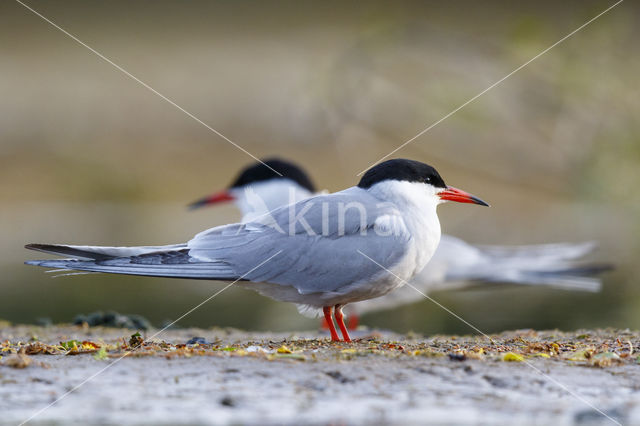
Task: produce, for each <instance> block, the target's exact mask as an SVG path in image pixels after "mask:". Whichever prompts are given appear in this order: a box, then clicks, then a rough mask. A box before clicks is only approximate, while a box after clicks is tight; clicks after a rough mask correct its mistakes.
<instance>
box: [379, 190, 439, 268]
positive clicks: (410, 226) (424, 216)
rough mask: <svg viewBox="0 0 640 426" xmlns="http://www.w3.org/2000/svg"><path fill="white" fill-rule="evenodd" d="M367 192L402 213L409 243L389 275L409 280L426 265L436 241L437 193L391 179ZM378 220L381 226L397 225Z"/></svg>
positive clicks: (437, 221)
mask: <svg viewBox="0 0 640 426" xmlns="http://www.w3.org/2000/svg"><path fill="white" fill-rule="evenodd" d="M369 191H370V192H371V193H372V194H373V195H375V196H376V197H378V198H380V199H381V200H384V201H390V202H392V203H394V204H395V205H396V206H397V207H398V210H399V211H401V212H402V219H403V222H404V223H403V224H402V226H404V227H406V230H407V231H408V233H409V234H410V235H411V244H409V247H408V250H407V255H406V256H405V257H404V259H403V260H402V261H401V262H400V263H399V264H398V265H397V266H396V267H395V268H394V269H395V270H394V271H393V272H394V273H397V274H398V276H400V277H401V278H402V279H404V280H409V279H411V278H413V276H415V275H416V274H417V273H419V272H420V271H422V269H423V268H424V267H425V266H426V265H427V263H428V262H429V260H430V259H431V257H432V256H433V254H434V253H435V251H436V248H437V247H438V244H439V242H440V232H441V231H440V221H439V219H438V214H437V212H436V207H437V205H438V204H439V202H440V200H439V198H438V196H437V195H436V191H437V190H436V189H435V188H434V187H433V186H431V185H426V184H423V183H415V182H406V181H395V180H394V181H385V182H380V183H378V184H375V185H373V186H372V187H371V188H369ZM378 220H379V221H380V226H381V227H393V226H399V225H398V224H394V223H392V222H393V221H391V219H390V218H387V217H385V216H382V217H380V218H379V219H378ZM376 224H378V221H376Z"/></svg>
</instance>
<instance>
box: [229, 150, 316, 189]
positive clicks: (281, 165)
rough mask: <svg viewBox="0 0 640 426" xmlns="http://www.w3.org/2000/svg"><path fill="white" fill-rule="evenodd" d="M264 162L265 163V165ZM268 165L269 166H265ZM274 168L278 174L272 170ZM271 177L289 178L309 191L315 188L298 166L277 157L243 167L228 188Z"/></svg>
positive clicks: (263, 180) (266, 179)
mask: <svg viewBox="0 0 640 426" xmlns="http://www.w3.org/2000/svg"><path fill="white" fill-rule="evenodd" d="M265 164H266V165H265ZM267 166H269V167H267ZM272 169H273V170H276V171H277V172H278V173H280V175H278V174H277V173H276V172H274V171H273V170H272ZM271 179H290V180H292V181H294V182H296V183H297V184H298V185H300V186H302V187H303V188H306V189H307V190H309V191H310V192H315V191H316V189H315V187H314V185H313V183H312V182H311V179H310V178H309V176H307V174H306V173H305V172H304V171H303V170H302V168H300V167H299V166H297V165H295V164H293V163H291V162H289V161H285V160H281V159H278V158H268V159H265V160H263V161H262V162H257V163H255V164H252V165H251V166H247V167H246V168H244V169H243V170H242V171H241V172H240V175H238V177H237V178H236V180H234V181H233V183H232V184H231V185H230V186H229V188H241V187H243V186H246V185H251V184H252V183H256V182H266V181H268V180H271Z"/></svg>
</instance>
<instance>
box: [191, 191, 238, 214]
mask: <svg viewBox="0 0 640 426" xmlns="http://www.w3.org/2000/svg"><path fill="white" fill-rule="evenodd" d="M233 200H235V197H234V196H233V195H232V194H231V193H230V192H229V191H226V190H225V191H220V192H216V193H215V194H213V195H209V196H208V197H204V198H201V199H199V200H197V201H194V202H193V203H191V204H189V208H190V209H197V208H200V207H204V206H207V205H209V204H217V203H224V202H227V201H233Z"/></svg>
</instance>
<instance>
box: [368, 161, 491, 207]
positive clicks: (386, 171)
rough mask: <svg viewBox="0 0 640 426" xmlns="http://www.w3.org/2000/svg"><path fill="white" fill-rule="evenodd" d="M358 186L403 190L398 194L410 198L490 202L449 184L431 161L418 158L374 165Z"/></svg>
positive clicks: (369, 188)
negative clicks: (424, 161)
mask: <svg viewBox="0 0 640 426" xmlns="http://www.w3.org/2000/svg"><path fill="white" fill-rule="evenodd" d="M358 186H359V187H360V188H363V189H367V190H374V191H383V192H386V193H387V194H388V195H391V194H389V193H390V192H401V194H396V195H397V196H401V197H407V198H426V199H431V200H434V201H435V204H439V203H443V202H445V201H457V202H459V203H473V204H479V205H481V206H488V205H489V204H487V203H485V202H484V201H482V200H481V199H480V198H478V197H475V196H473V195H471V194H469V193H467V192H465V191H462V190H461V189H457V188H454V187H452V186H448V185H447V184H445V183H444V180H443V179H442V177H441V176H440V174H439V173H438V171H437V170H436V169H434V168H433V167H431V166H430V165H428V164H425V163H421V162H419V161H414V160H405V159H394V160H387V161H385V162H383V163H380V164H378V165H376V166H374V167H372V168H370V169H369V170H368V171H367V172H366V173H365V174H364V176H362V179H360V183H358Z"/></svg>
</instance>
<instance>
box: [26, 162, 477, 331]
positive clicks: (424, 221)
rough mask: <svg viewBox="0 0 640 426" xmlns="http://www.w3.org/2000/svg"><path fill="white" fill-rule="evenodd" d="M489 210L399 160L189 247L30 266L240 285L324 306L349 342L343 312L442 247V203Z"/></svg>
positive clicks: (405, 277)
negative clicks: (348, 185)
mask: <svg viewBox="0 0 640 426" xmlns="http://www.w3.org/2000/svg"><path fill="white" fill-rule="evenodd" d="M445 201H456V202H460V203H473V204H478V205H483V206H488V204H487V203H486V202H484V201H482V200H481V199H479V198H477V197H475V196H473V195H471V194H469V193H467V192H464V191H462V190H460V189H457V188H454V187H452V186H448V185H446V184H445V182H444V180H443V179H442V177H441V176H440V174H439V173H438V172H437V171H436V169H434V168H433V167H431V166H429V165H427V164H425V163H421V162H418V161H413V160H406V159H393V160H387V161H385V162H383V163H380V164H378V165H376V166H374V167H372V168H371V169H369V170H368V171H367V172H366V173H365V174H364V175H363V176H362V179H360V182H359V183H358V185H357V186H354V187H351V188H348V189H345V190H343V191H340V192H336V193H333V194H327V195H317V196H314V197H311V198H308V199H306V200H303V201H299V202H297V203H294V204H291V205H288V206H285V207H280V208H277V209H276V210H274V211H273V212H271V214H270V215H267V216H265V217H263V218H258V219H256V220H253V221H250V222H247V223H236V224H230V225H224V226H219V227H215V228H211V229H208V230H206V231H203V232H201V233H199V234H197V235H196V236H195V237H194V238H193V239H191V240H190V241H188V242H187V243H184V244H177V245H170V246H164V247H157V246H156V247H150V246H145V247H96V246H70V245H54V244H28V245H27V246H26V248H28V249H32V250H39V251H44V252H48V253H53V254H62V255H70V256H71V257H72V258H70V259H62V260H31V261H27V262H26V263H27V264H29V265H37V266H43V267H48V268H56V269H62V270H77V271H91V272H107V273H115V274H128V275H143V276H160V277H172V278H192V279H207V280H220V281H222V280H233V282H236V283H237V285H240V286H242V287H246V288H249V289H252V290H255V291H257V292H259V293H260V294H263V295H265V296H268V297H271V298H273V299H275V300H279V301H286V302H292V303H296V304H298V305H303V306H305V307H307V308H308V309H322V311H323V313H324V316H325V319H326V320H327V323H328V324H329V328H330V331H331V339H332V340H340V338H339V337H338V334H337V332H336V329H335V326H334V324H333V319H332V315H333V310H334V309H335V319H336V322H337V324H338V326H339V328H340V330H341V332H342V336H343V338H344V340H345V341H350V338H349V334H348V332H347V329H346V327H345V325H344V320H343V314H342V307H343V306H344V305H346V304H348V303H353V302H358V301H362V300H367V299H372V298H375V297H379V296H383V295H385V294H387V293H389V292H390V291H392V290H394V289H395V288H397V287H400V286H402V285H403V284H404V283H405V282H406V281H409V280H411V279H412V278H413V277H414V276H415V275H416V274H417V273H418V272H420V271H421V270H422V269H423V268H424V266H425V265H426V264H427V263H428V262H429V260H430V259H431V257H432V256H433V253H434V252H435V250H436V247H437V246H438V243H439V241H440V221H439V220H438V215H437V213H436V207H437V206H438V205H439V204H441V203H443V202H445Z"/></svg>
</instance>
